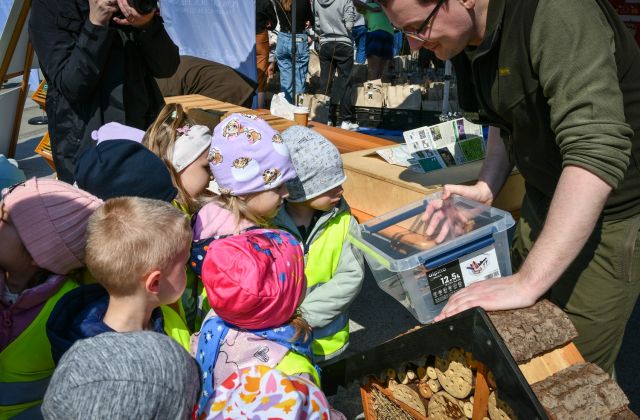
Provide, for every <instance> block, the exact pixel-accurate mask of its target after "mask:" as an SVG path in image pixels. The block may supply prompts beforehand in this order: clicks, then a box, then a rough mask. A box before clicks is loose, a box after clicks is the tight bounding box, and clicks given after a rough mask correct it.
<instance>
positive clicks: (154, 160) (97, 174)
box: [75, 140, 178, 202]
mask: <svg viewBox="0 0 640 420" xmlns="http://www.w3.org/2000/svg"><path fill="white" fill-rule="evenodd" d="M75 179H76V182H77V184H78V186H79V187H80V188H82V189H83V190H85V191H88V192H90V193H91V194H94V195H96V196H97V197H100V198H101V199H103V200H108V199H110V198H113V197H143V198H152V199H155V200H162V201H166V202H171V201H172V200H173V199H175V198H176V195H177V194H178V191H177V190H176V188H175V187H174V186H173V183H172V182H171V176H170V175H169V171H168V170H167V167H166V166H165V165H164V163H163V162H162V161H161V160H160V159H159V158H158V157H157V156H156V155H154V154H153V153H151V152H150V151H149V150H148V149H147V148H146V147H144V146H143V145H142V144H140V143H137V142H135V141H131V140H109V141H103V142H100V144H98V145H97V146H96V147H92V148H91V149H88V150H86V151H85V152H84V153H83V154H82V155H80V157H79V158H78V162H77V163H76V170H75Z"/></svg>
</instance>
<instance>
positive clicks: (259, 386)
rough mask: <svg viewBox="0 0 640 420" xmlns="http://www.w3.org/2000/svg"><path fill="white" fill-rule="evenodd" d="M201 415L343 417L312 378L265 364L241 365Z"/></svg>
mask: <svg viewBox="0 0 640 420" xmlns="http://www.w3.org/2000/svg"><path fill="white" fill-rule="evenodd" d="M204 414H205V415H206V419H207V420H209V419H211V420H214V419H219V420H222V419H230V418H236V419H241V418H250V419H254V420H259V419H265V420H266V419H309V420H328V419H329V418H332V419H339V418H344V417H340V416H339V415H336V414H337V412H335V411H333V412H332V410H331V409H330V407H329V403H328V402H327V399H326V397H325V395H324V394H323V393H322V391H321V390H320V389H319V388H318V386H317V385H316V384H314V383H313V382H312V381H309V380H308V379H306V378H304V377H301V376H289V375H285V374H284V373H282V372H280V371H279V370H277V369H271V368H269V367H267V366H264V365H255V366H250V367H246V368H243V369H241V370H240V372H239V374H235V373H234V374H232V375H231V376H230V377H229V378H227V379H226V380H225V381H223V382H222V384H221V385H220V386H219V387H218V388H216V389H215V394H214V395H213V396H211V398H209V401H208V402H207V405H206V407H205V409H204Z"/></svg>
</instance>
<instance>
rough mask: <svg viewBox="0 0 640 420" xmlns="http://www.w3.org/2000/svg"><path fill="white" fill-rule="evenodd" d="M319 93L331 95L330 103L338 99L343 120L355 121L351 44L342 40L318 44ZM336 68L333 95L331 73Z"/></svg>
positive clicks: (333, 72) (334, 102) (332, 73)
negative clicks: (333, 92)
mask: <svg viewBox="0 0 640 420" xmlns="http://www.w3.org/2000/svg"><path fill="white" fill-rule="evenodd" d="M319 58H320V93H323V94H325V95H330V96H331V104H332V105H335V104H336V103H337V102H338V100H339V101H340V115H341V116H342V119H343V120H344V121H350V122H355V120H356V119H355V115H354V114H355V110H354V106H355V103H354V97H353V93H352V92H353V86H352V83H351V70H352V68H353V46H352V45H348V44H345V43H344V42H331V41H330V42H325V43H323V44H322V45H321V46H320V54H319ZM336 69H337V70H338V77H337V78H336V79H335V83H336V86H334V89H333V90H334V91H335V92H336V94H335V95H332V94H331V89H332V84H333V83H332V82H333V81H334V80H333V75H334V74H335V71H336Z"/></svg>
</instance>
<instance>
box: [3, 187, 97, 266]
mask: <svg viewBox="0 0 640 420" xmlns="http://www.w3.org/2000/svg"><path fill="white" fill-rule="evenodd" d="M5 191H8V193H7V192H5V193H4V194H3V196H4V198H3V201H4V206H5V207H4V208H5V210H6V211H8V212H9V217H11V222H12V223H13V225H14V226H15V228H16V230H17V232H18V236H20V239H21V240H22V243H23V244H24V246H25V248H27V251H29V254H31V257H32V258H33V260H34V261H35V263H36V264H37V265H38V266H39V267H41V268H44V269H45V270H48V271H51V272H52V273H56V274H67V273H68V272H70V271H71V270H73V269H75V268H78V267H82V266H83V265H84V247H85V240H86V238H85V236H86V230H87V220H88V219H89V216H91V214H92V213H93V211H94V210H95V209H96V208H98V206H100V205H101V204H102V200H100V199H98V198H96V197H94V196H93V195H91V194H89V193H87V192H85V191H82V190H81V189H79V188H76V187H74V186H72V185H69V184H67V183H64V182H62V181H56V180H54V179H44V178H40V179H38V178H32V179H30V180H28V181H26V182H24V183H22V184H18V185H16V186H15V187H13V189H11V190H5ZM5 194H6V195H5Z"/></svg>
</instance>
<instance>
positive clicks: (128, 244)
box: [85, 197, 191, 296]
mask: <svg viewBox="0 0 640 420" xmlns="http://www.w3.org/2000/svg"><path fill="white" fill-rule="evenodd" d="M190 245H191V227H190V223H189V220H188V219H187V217H186V216H185V215H184V213H182V212H181V211H180V210H178V209H176V208H175V207H173V206H172V205H171V204H169V203H165V202H163V201H159V200H152V199H149V198H140V197H119V198H112V199H110V200H107V201H106V202H105V203H104V204H103V205H102V206H100V207H99V208H98V209H97V210H96V211H95V212H94V213H93V215H91V217H90V218H89V224H88V226H87V248H86V252H85V254H86V256H85V258H86V264H87V268H88V269H89V271H90V272H91V275H92V276H93V277H94V278H95V279H96V281H97V282H98V283H100V284H101V285H103V286H104V287H105V289H107V291H108V292H109V294H111V295H115V296H127V295H130V294H132V293H133V292H134V291H135V290H136V288H137V287H138V286H137V284H138V281H139V280H140V279H142V278H143V277H144V276H145V275H147V274H149V273H151V272H152V271H154V270H163V269H165V268H167V267H168V266H169V264H170V263H171V261H172V260H173V259H174V258H176V257H177V256H178V255H179V254H180V253H181V252H184V250H185V249H187V248H188V247H189V246H190Z"/></svg>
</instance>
